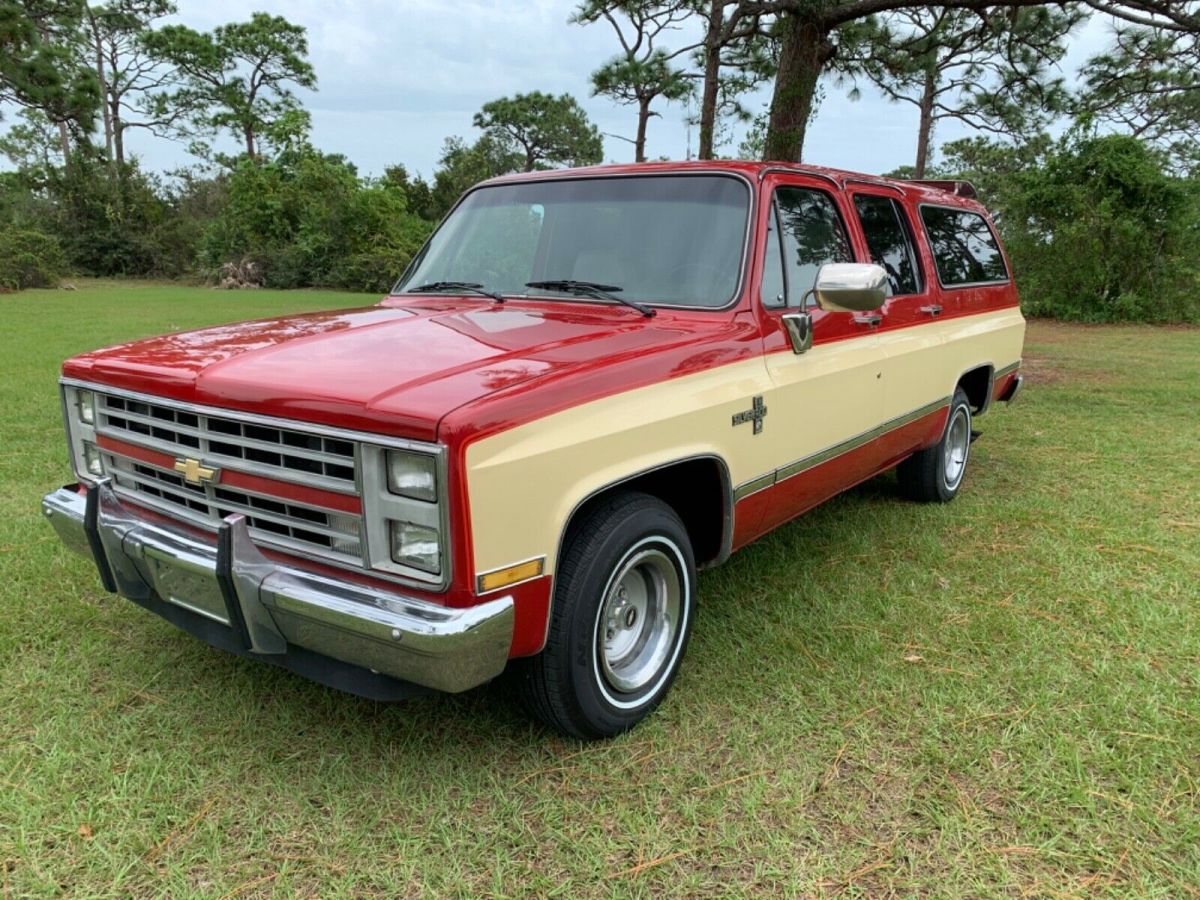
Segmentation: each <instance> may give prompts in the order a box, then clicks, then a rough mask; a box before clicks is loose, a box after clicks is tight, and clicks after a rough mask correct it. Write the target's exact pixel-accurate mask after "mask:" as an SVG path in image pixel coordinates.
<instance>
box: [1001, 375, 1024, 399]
mask: <svg viewBox="0 0 1200 900" xmlns="http://www.w3.org/2000/svg"><path fill="white" fill-rule="evenodd" d="M1024 383H1025V376H1024V375H1020V374H1018V375H1017V376H1016V377H1015V378H1013V380H1012V384H1010V385H1009V386H1008V388H1007V389H1006V390H1005V391H1004V394H1003V395H1002V396H1001V397H1000V399H1001V400H1002V401H1004V402H1005V403H1012V402H1013V401H1014V400H1016V399H1017V394H1019V393H1021V385H1023V384H1024Z"/></svg>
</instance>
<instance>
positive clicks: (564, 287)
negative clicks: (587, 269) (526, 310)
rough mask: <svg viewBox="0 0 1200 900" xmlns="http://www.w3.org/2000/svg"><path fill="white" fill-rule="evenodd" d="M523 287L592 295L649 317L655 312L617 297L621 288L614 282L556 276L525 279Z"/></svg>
mask: <svg viewBox="0 0 1200 900" xmlns="http://www.w3.org/2000/svg"><path fill="white" fill-rule="evenodd" d="M525 287H531V288H538V289H540V290H543V291H566V292H567V293H568V294H578V295H579V296H581V297H593V298H595V299H596V300H611V301H613V302H614V303H623V304H625V305H626V306H628V307H631V308H632V309H636V310H637V311H638V312H640V313H641V314H642V315H643V316H646V318H651V317H652V316H655V315H657V313H656V312H655V311H654V310H653V309H651V308H650V307H649V306H645V305H643V304H641V303H638V302H637V301H636V300H629V299H627V298H625V297H618V296H617V295H616V293H615V292H616V291H619V290H621V288H620V287H619V286H618V285H615V284H600V283H598V282H595V281H573V280H572V279H570V278H556V279H551V280H549V281H527V282H525Z"/></svg>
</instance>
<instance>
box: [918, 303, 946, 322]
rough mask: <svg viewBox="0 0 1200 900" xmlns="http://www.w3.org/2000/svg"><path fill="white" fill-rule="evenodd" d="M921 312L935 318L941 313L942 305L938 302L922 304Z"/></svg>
mask: <svg viewBox="0 0 1200 900" xmlns="http://www.w3.org/2000/svg"><path fill="white" fill-rule="evenodd" d="M921 312H923V313H925V314H926V315H929V316H933V317H934V318H935V319H936V318H937V317H938V316H940V315H941V314H942V306H941V304H940V303H931V304H930V305H929V306H922V307H921Z"/></svg>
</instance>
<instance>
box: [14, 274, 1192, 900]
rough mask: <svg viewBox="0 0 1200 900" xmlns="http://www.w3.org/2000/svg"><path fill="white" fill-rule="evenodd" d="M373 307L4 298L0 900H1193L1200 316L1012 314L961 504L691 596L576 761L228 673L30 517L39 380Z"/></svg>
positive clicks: (53, 295) (876, 522) (783, 540)
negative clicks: (132, 353)
mask: <svg viewBox="0 0 1200 900" xmlns="http://www.w3.org/2000/svg"><path fill="white" fill-rule="evenodd" d="M368 299H369V298H363V297H361V296H360V297H354V296H351V295H336V294H329V293H307V292H298V293H273V292H268V291H260V292H254V293H218V292H214V291H209V290H204V289H196V288H185V287H176V286H155V285H143V284H132V285H120V284H103V283H98V284H87V285H84V286H82V288H81V289H80V290H78V291H75V292H65V291H57V292H55V291H40V292H39V291H30V292H27V293H22V294H17V295H12V296H4V297H0V334H3V356H2V357H0V372H2V373H3V374H2V377H0V416H2V419H0V566H2V569H3V578H0V676H2V677H0V865H2V867H3V871H2V872H0V891H2V895H3V897H4V898H8V897H14V898H15V897H25V896H49V895H62V894H66V895H70V896H75V897H87V896H129V895H134V896H139V897H140V896H148V895H169V896H172V897H184V896H206V897H234V896H237V897H259V896H290V895H314V896H315V895H320V896H356V895H357V896H389V897H390V896H447V895H448V896H462V897H476V896H480V895H492V894H494V895H497V896H515V895H523V894H527V893H534V894H539V895H552V894H557V895H562V896H566V897H576V896H594V895H604V896H607V895H618V896H626V895H628V896H645V897H651V896H653V897H660V896H685V895H686V896H727V895H741V894H758V895H775V894H785V895H802V896H810V895H811V896H823V895H835V894H841V895H845V896H878V895H882V894H886V893H889V892H897V893H902V894H921V895H941V896H963V895H974V896H979V895H995V894H1009V895H1017V894H1026V893H1029V894H1037V895H1052V894H1056V895H1060V896H1077V895H1078V896H1085V895H1086V896H1094V895H1109V896H1114V897H1115V896H1122V897H1124V896H1129V895H1130V894H1136V895H1141V896H1161V897H1186V896H1189V895H1191V896H1200V887H1198V886H1200V808H1198V805H1200V330H1195V329H1193V330H1186V329H1170V330H1169V329H1149V328H1132V327H1130V328H1115V327H1114V328H1103V329H1100V328H1080V327H1064V326H1057V325H1048V324H1040V323H1035V324H1033V325H1032V326H1031V327H1030V331H1029V337H1028V342H1027V348H1026V349H1027V369H1026V371H1027V372H1028V374H1029V378H1028V383H1027V385H1026V390H1025V392H1024V394H1023V396H1022V398H1021V400H1020V402H1018V403H1017V404H1015V405H1014V406H1012V407H1011V408H1000V409H998V410H996V411H994V412H993V413H991V414H990V415H988V416H987V417H986V418H984V419H982V420H981V421H980V424H979V427H980V429H981V430H982V431H983V432H984V435H983V437H982V438H981V439H980V441H979V442H978V443H977V444H976V445H975V447H974V452H973V454H972V467H971V470H970V472H969V474H968V479H967V483H966V486H965V489H964V492H963V494H962V495H961V496H960V497H959V498H958V499H957V500H956V501H955V502H954V503H952V504H950V505H948V506H945V507H924V506H915V505H910V504H907V503H904V502H901V501H900V500H898V499H897V498H896V496H895V493H894V489H893V481H892V479H891V477H890V476H885V477H881V478H878V479H875V480H874V481H872V482H870V483H868V484H866V485H864V486H862V487H860V488H858V489H856V490H854V491H852V492H850V493H848V494H846V495H844V496H842V497H840V498H838V499H837V500H835V501H832V502H831V503H829V504H826V505H825V506H824V507H822V508H820V509H818V510H816V511H814V512H813V513H810V514H809V515H807V516H805V517H803V518H802V519H800V520H798V521H797V522H795V523H793V524H792V525H790V526H788V527H786V528H784V529H782V530H780V531H778V532H776V533H775V534H773V535H771V536H770V537H768V538H766V539H764V540H762V541H760V542H759V543H757V544H755V545H754V546H752V547H750V548H749V549H747V550H745V551H743V552H741V553H739V554H738V555H736V556H735V557H734V558H733V559H732V560H731V561H730V562H729V563H728V564H727V565H726V566H724V567H722V568H721V569H718V570H716V571H713V572H710V573H706V574H705V575H703V576H702V578H701V584H700V597H701V599H700V603H701V606H700V613H699V618H698V620H697V623H696V631H695V634H694V637H693V641H692V644H691V646H690V648H689V652H688V658H687V659H686V660H685V662H684V665H683V669H682V673H681V676H680V678H679V680H678V682H677V683H676V686H675V689H674V691H673V693H672V695H671V697H670V698H669V700H668V702H667V703H666V704H665V706H664V707H663V708H662V709H661V710H660V712H659V713H658V714H657V715H655V716H654V717H653V718H652V719H651V720H650V721H649V722H647V723H646V724H645V725H644V726H642V727H641V728H639V729H637V730H636V731H635V732H634V733H632V734H630V735H627V736H626V737H624V738H621V739H618V740H615V741H613V742H611V743H607V744H600V745H581V744H577V743H574V742H571V741H566V740H563V739H561V738H559V737H557V736H555V735H553V734H550V733H547V732H545V731H543V730H541V729H539V728H537V727H535V726H532V725H530V724H528V723H527V722H526V720H525V719H524V718H523V717H522V715H521V714H520V713H519V712H518V711H517V710H516V709H515V708H514V707H513V705H512V704H511V703H510V702H509V700H508V699H507V697H506V695H505V693H504V691H503V690H502V688H500V687H496V686H489V687H486V688H483V689H481V690H478V691H474V692H471V693H468V694H467V695H464V696H459V697H444V696H440V697H439V696H435V697H428V698H424V699H421V700H419V701H415V702H412V703H410V704H408V705H403V706H384V705H377V704H373V703H370V702H367V701H362V700H358V699H355V698H351V697H348V696H344V695H339V694H336V693H334V692H332V691H329V690H326V689H323V688H320V687H316V686H314V685H311V684H309V683H306V682H305V681H302V680H301V679H299V678H298V677H295V676H292V675H289V674H287V673H285V672H282V671H279V670H276V669H273V668H271V667H268V666H264V665H258V664H255V663H253V662H249V661H243V660H239V659H236V658H233V657H230V656H227V655H223V654H221V653H219V652H217V651H214V650H211V649H209V648H208V647H206V646H204V645H202V644H201V643H199V642H198V641H196V640H194V639H192V638H190V637H188V636H186V635H184V634H182V633H179V632H176V631H174V630H173V629H172V628H171V627H170V626H169V625H167V624H166V623H165V622H163V621H161V620H159V619H157V618H156V617H154V616H151V615H150V614H148V613H145V612H143V611H142V610H140V609H139V608H137V607H135V606H134V605H133V604H131V603H129V602H127V601H124V600H120V599H117V598H114V597H112V596H110V595H107V594H104V593H103V592H102V591H101V590H100V587H99V583H98V581H97V578H96V576H95V574H94V572H93V571H92V569H91V568H90V567H89V565H88V564H87V563H85V562H84V561H83V560H81V559H79V558H77V557H75V556H72V555H70V554H68V553H67V552H66V551H65V550H63V549H61V548H60V546H59V544H58V542H57V540H56V539H55V537H54V536H53V534H52V533H51V531H50V529H49V528H48V527H47V526H46V525H45V524H44V523H42V522H41V521H40V515H39V510H38V502H39V500H40V498H41V495H42V493H43V492H44V491H45V490H47V489H49V488H51V487H53V486H56V485H58V484H61V483H62V482H64V481H65V480H67V479H68V471H67V467H66V462H65V455H66V454H65V450H64V446H63V437H62V428H61V425H60V422H59V407H58V400H57V394H56V389H55V378H56V372H57V367H58V364H59V362H60V361H61V360H62V359H63V358H64V357H66V356H69V355H71V354H73V353H76V352H78V351H81V350H84V349H89V348H93V347H97V346H100V345H104V344H109V343H114V342H118V341H122V340H128V339H131V338H135V337H139V336H143V335H150V334H154V333H158V332H162V331H165V330H169V329H178V328H185V327H191V326H196V325H200V324H204V323H210V322H223V321H230V320H234V319H238V318H244V317H249V316H256V315H263V314H268V313H275V312H282V311H290V310H307V309H314V308H318V307H328V306H333V305H351V304H361V303H362V302H363V301H364V300H368Z"/></svg>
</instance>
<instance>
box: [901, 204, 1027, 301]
mask: <svg viewBox="0 0 1200 900" xmlns="http://www.w3.org/2000/svg"><path fill="white" fill-rule="evenodd" d="M921 221H922V222H923V223H924V224H925V233H926V235H928V237H929V248H930V250H932V251H933V261H934V265H936V266H937V273H938V279H939V280H940V281H941V283H942V286H943V287H957V286H960V285H967V284H989V283H994V282H1001V281H1008V270H1007V269H1006V268H1005V266H1004V255H1003V254H1002V253H1001V252H1000V244H999V242H998V241H997V240H996V236H995V235H994V234H993V233H992V229H991V228H990V227H989V226H988V223H987V220H986V219H985V218H984V217H983V216H981V215H979V214H978V213H974V212H970V211H969V210H965V209H950V208H948V207H945V206H922V207H921Z"/></svg>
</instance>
